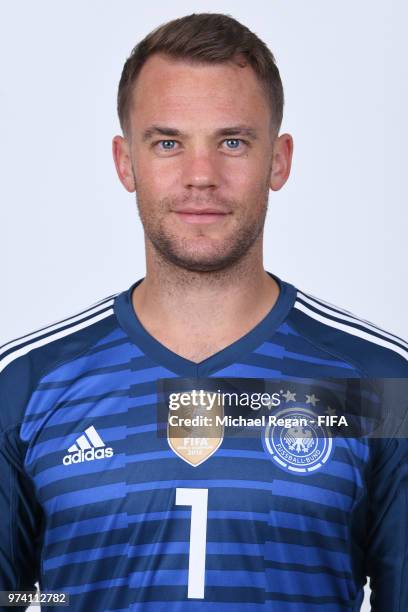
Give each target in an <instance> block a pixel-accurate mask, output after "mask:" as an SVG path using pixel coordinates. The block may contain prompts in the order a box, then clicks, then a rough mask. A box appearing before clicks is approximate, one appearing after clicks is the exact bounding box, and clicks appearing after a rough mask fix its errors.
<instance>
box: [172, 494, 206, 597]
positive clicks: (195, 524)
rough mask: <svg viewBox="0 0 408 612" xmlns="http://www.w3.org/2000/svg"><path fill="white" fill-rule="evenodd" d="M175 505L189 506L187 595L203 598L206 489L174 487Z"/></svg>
mask: <svg viewBox="0 0 408 612" xmlns="http://www.w3.org/2000/svg"><path fill="white" fill-rule="evenodd" d="M176 506H191V523H190V553H189V559H188V591H187V597H188V598H189V599H193V598H194V599H203V598H204V577H205V548H206V539H207V506H208V489H176Z"/></svg>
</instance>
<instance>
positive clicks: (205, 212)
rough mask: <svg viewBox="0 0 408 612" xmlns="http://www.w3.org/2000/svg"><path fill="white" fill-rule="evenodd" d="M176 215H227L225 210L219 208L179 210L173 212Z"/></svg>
mask: <svg viewBox="0 0 408 612" xmlns="http://www.w3.org/2000/svg"><path fill="white" fill-rule="evenodd" d="M173 212H176V213H182V214H188V215H226V214H228V212H227V211H225V210H220V209H219V208H180V209H176V210H173Z"/></svg>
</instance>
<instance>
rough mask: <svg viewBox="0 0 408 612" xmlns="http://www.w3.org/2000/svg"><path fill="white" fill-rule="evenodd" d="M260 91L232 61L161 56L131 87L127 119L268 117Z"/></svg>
mask: <svg viewBox="0 0 408 612" xmlns="http://www.w3.org/2000/svg"><path fill="white" fill-rule="evenodd" d="M268 118H269V106H268V100H267V97H266V95H265V91H264V89H263V87H262V85H261V83H260V81H259V80H258V77H257V75H256V74H255V72H254V70H253V69H252V67H251V66H249V65H248V64H247V65H245V66H244V67H242V66H238V65H236V64H235V63H233V62H230V61H229V62H222V63H216V64H215V63H213V64H209V63H192V62H188V61H185V60H180V59H173V58H169V57H168V56H164V55H161V54H155V55H153V56H151V57H150V58H149V59H148V60H147V61H146V63H145V64H144V65H143V67H142V69H141V71H140V73H139V75H138V77H137V80H136V83H135V87H134V90H133V95H132V105H131V122H132V125H134V126H135V127H137V126H141V125H144V124H145V123H146V122H150V121H166V122H172V121H181V120H183V121H184V122H188V121H192V122H193V123H194V124H195V125H197V122H198V123H199V124H202V123H209V122H212V121H214V122H217V123H219V122H221V123H222V122H227V123H230V122H231V121H233V122H238V123H239V122H242V121H244V122H251V123H252V124H254V123H256V124H257V125H258V126H259V127H262V124H263V122H265V121H268Z"/></svg>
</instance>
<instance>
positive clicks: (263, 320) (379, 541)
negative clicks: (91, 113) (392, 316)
mask: <svg viewBox="0 0 408 612" xmlns="http://www.w3.org/2000/svg"><path fill="white" fill-rule="evenodd" d="M282 108H283V91H282V84H281V81H280V76H279V72H278V69H277V67H276V65H275V62H274V58H273V56H272V54H271V52H270V51H269V50H268V48H267V47H266V46H265V44H264V43H263V42H262V41H260V40H259V38H257V37H256V36H255V35H254V34H253V33H251V32H250V31H249V30H248V29H247V28H246V27H244V26H242V25H241V24H240V23H238V22H237V21H235V20H234V19H232V18H230V17H228V16H225V15H221V14H198V15H197V14H194V15H189V16H187V17H183V18H180V19H177V20H174V21H172V22H169V23H167V24H164V25H163V26H161V27H160V28H158V29H157V30H155V31H154V32H152V33H151V34H149V35H148V36H147V37H146V38H145V39H144V40H143V41H142V42H141V43H139V44H138V45H137V46H136V47H135V49H134V50H133V51H132V54H131V56H130V57H129V58H128V60H127V62H126V64H125V66H124V69H123V73H122V78H121V81H120V84H119V92H118V112H119V118H120V122H121V126H122V129H123V136H115V138H114V139H113V156H114V160H115V164H116V169H117V172H118V175H119V178H120V180H121V182H122V184H123V185H124V187H125V188H126V189H127V190H128V191H129V192H136V194H137V203H138V210H139V214H140V218H141V221H142V224H143V228H144V232H145V245H146V275H145V277H144V278H142V279H139V280H138V281H137V282H135V283H134V285H132V287H130V288H129V289H128V290H126V291H124V292H123V293H120V294H118V295H115V296H110V297H108V298H106V299H104V300H102V301H100V302H99V303H98V304H95V305H93V306H92V307H90V308H88V309H86V310H84V311H83V312H81V313H79V314H77V315H75V316H73V317H70V318H68V319H66V320H64V321H61V322H59V323H57V324H54V325H51V326H49V327H47V328H44V329H42V330H39V331H37V332H34V333H33V334H30V335H28V336H25V337H22V338H20V339H18V340H15V341H13V342H10V343H8V344H6V345H5V346H4V347H3V348H2V351H1V362H0V370H1V412H0V416H1V437H0V449H1V455H0V456H1V508H2V521H1V532H0V551H1V554H0V574H1V576H0V578H1V579H0V587H1V589H2V590H7V591H14V590H19V589H20V590H29V589H32V588H33V584H34V583H35V581H36V580H38V581H39V583H40V587H41V590H42V591H43V592H54V591H60V592H64V593H66V594H68V595H69V597H70V609H72V610H75V611H77V610H78V611H79V610H88V609H89V610H97V611H101V610H128V609H131V610H154V611H156V610H157V611H159V610H196V609H200V610H201V609H203V610H214V609H216V610H240V609H243V610H258V609H267V610H278V611H279V612H285V611H288V612H289V611H295V610H296V611H308V612H312V611H313V612H315V611H316V610H324V611H340V610H359V609H360V605H361V602H362V599H363V586H364V584H365V582H366V576H369V577H370V579H371V580H370V581H371V588H372V598H371V603H372V609H373V610H376V611H380V610H381V611H383V610H385V609H387V610H390V611H391V610H392V611H395V612H396V611H397V610H405V609H408V588H407V580H404V578H406V577H407V538H408V535H407V533H408V530H407V516H408V515H407V509H408V506H407V499H408V474H407V465H408V462H407V458H408V452H407V442H406V439H405V438H402V437H400V438H395V439H390V440H384V439H375V440H369V439H365V438H363V437H361V438H358V439H357V438H347V437H344V438H342V437H340V436H338V437H336V438H334V439H332V438H329V437H328V436H324V435H323V434H321V435H320V437H319V436H318V434H316V431H317V428H316V427H314V426H312V425H310V427H308V428H304V429H303V430H302V431H303V434H302V436H303V437H301V436H300V434H297V435H296V434H294V436H292V437H291V436H290V435H283V434H282V437H281V442H280V444H277V443H276V436H275V437H274V434H273V431H272V429H271V427H269V426H268V427H267V428H262V429H261V431H260V433H259V435H255V436H251V437H249V436H248V437H245V436H244V435H242V436H235V437H234V436H232V437H227V435H225V436H224V433H222V432H221V433H217V432H216V433H215V434H213V437H211V436H210V437H208V438H206V437H202V438H194V436H193V435H191V436H190V437H189V436H185V437H184V438H183V439H180V438H178V439H177V435H176V436H175V437H173V436H172V434H171V432H170V429H168V432H169V433H168V435H167V436H165V437H162V436H160V435H158V433H157V422H156V404H157V403H158V400H159V393H158V389H159V388H160V387H159V386H158V382H160V381H167V382H166V384H170V383H171V382H172V381H173V382H174V383H175V384H176V386H177V383H178V381H181V380H183V381H184V380H189V379H200V380H203V379H206V380H208V381H211V380H212V379H216V380H224V381H225V380H229V381H230V382H231V381H234V380H235V379H236V380H247V381H248V384H249V383H250V381H251V380H252V379H253V380H255V381H259V380H262V379H264V380H266V381H268V380H270V381H272V383H273V381H274V380H279V386H278V389H279V392H278V395H279V396H280V402H281V403H280V408H281V409H282V407H283V408H284V411H286V413H288V412H287V411H290V410H292V413H293V411H295V412H297V413H300V412H302V410H303V412H304V413H306V412H307V410H309V409H310V408H311V406H318V402H319V401H321V400H319V398H318V397H316V396H315V395H314V394H309V395H308V396H307V398H308V399H307V400H306V402H303V404H305V403H306V404H309V407H305V406H303V404H302V405H301V404H300V403H299V402H300V400H301V398H300V397H297V398H296V393H295V392H294V388H295V387H294V385H296V381H300V382H301V381H303V380H305V379H312V380H321V379H329V378H333V379H336V380H337V379H347V380H348V379H356V380H357V381H358V380H360V379H366V378H370V377H373V378H375V377H378V378H381V377H386V378H388V377H389V378H395V379H402V378H405V377H406V376H407V373H408V365H407V354H408V353H407V344H406V343H405V342H404V341H403V340H401V339H400V338H398V337H396V336H394V335H393V334H390V333H388V332H386V331H384V330H382V329H380V328H378V327H377V326H375V325H374V324H371V323H369V322H367V321H364V320H362V319H359V318H358V317H356V316H354V315H353V314H351V313H350V312H348V311H345V310H343V309H341V308H338V307H336V306H333V305H330V304H328V303H327V302H325V301H323V300H320V299H318V298H316V297H313V296H311V295H309V294H306V293H304V292H302V291H301V290H299V289H296V288H295V287H294V286H293V285H292V284H290V283H288V282H285V281H284V280H282V279H280V278H278V277H277V276H276V275H274V274H273V273H271V272H267V271H265V270H264V268H263V262H262V239H263V227H264V221H265V215H266V210H267V202H268V194H269V190H272V191H276V190H279V189H280V188H281V187H282V186H283V185H284V184H285V182H286V180H287V178H288V176H289V173H290V167H291V159H292V150H293V143H292V138H291V136H290V135H289V134H280V135H279V129H280V124H281V119H282ZM180 384H181V382H180ZM299 384H300V383H299ZM163 388H167V387H163ZM190 397H191V394H190ZM303 399H304V398H303ZM326 412H328V413H330V406H327V411H326ZM190 431H191V430H190ZM217 431H219V430H217ZM321 431H323V429H322V430H321ZM217 435H218V438H217ZM195 439H196V440H200V443H198V442H194V440H195ZM180 440H182V441H180ZM214 440H216V442H214V443H213V441H214ZM200 444H202V445H203V446H204V450H203V449H202V448H200ZM211 444H212V445H211ZM322 444H325V445H326V446H325V450H324V451H322V450H321V448H323V447H322ZM191 447H192V448H193V450H191ZM289 449H291V450H290V452H289ZM311 449H312V450H314V452H315V457H311V458H310V461H306V460H305V458H306V457H308V456H309V454H308V453H309V451H311Z"/></svg>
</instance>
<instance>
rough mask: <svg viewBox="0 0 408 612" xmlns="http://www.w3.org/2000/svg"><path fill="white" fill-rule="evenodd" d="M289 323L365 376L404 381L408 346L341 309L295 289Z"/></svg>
mask: <svg viewBox="0 0 408 612" xmlns="http://www.w3.org/2000/svg"><path fill="white" fill-rule="evenodd" d="M290 323H291V324H292V326H293V327H294V328H295V330H296V332H297V333H298V334H300V335H302V336H304V337H305V338H306V339H307V340H308V341H309V342H311V343H313V344H314V345H315V346H318V347H319V348H320V349H322V350H325V351H327V352H329V353H331V354H332V355H335V356H337V357H338V358H340V359H343V360H344V361H347V362H348V363H350V364H351V365H353V366H354V367H356V368H358V370H359V371H360V372H361V373H362V374H363V375H365V376H373V377H377V376H378V377H395V378H398V377H401V378H403V377H408V343H407V342H406V341H405V340H404V339H403V338H401V337H399V336H397V335H396V334H394V333H392V332H390V331H388V330H385V329H383V328H382V327H380V326H379V325H377V324H376V323H373V322H371V321H367V320H366V319H364V318H362V317H361V316H359V315H356V314H354V313H353V312H351V311H349V310H346V309H345V308H343V307H341V306H336V305H334V304H331V303H330V302H327V301H326V300H323V299H322V298H320V297H316V296H315V295H312V294H310V293H307V292H305V291H301V290H300V289H296V298H295V301H294V304H293V308H292V311H291V313H290Z"/></svg>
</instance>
